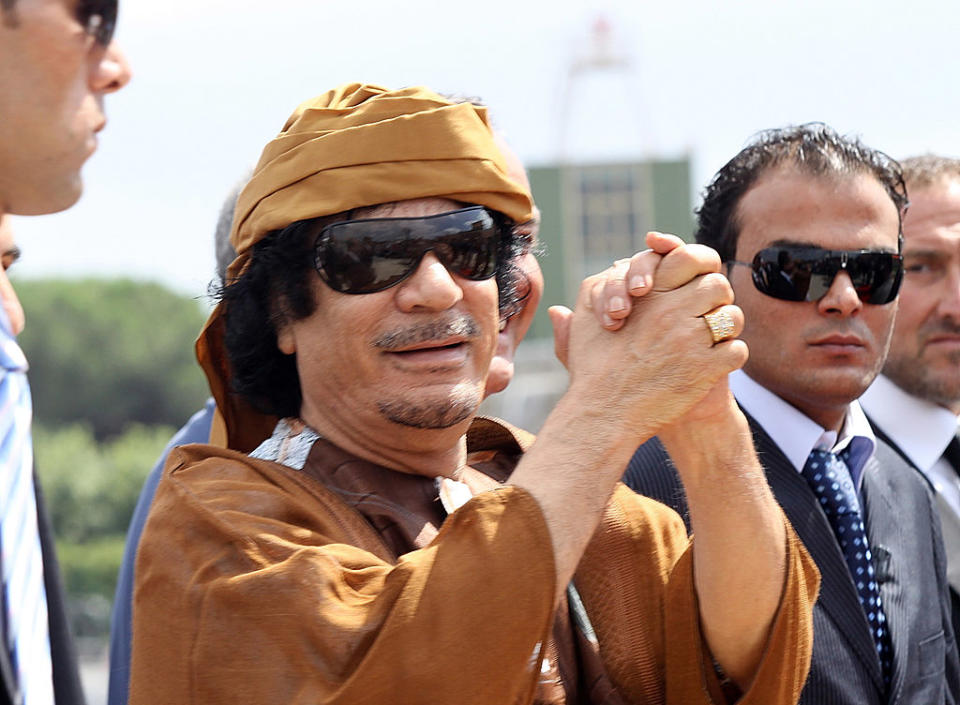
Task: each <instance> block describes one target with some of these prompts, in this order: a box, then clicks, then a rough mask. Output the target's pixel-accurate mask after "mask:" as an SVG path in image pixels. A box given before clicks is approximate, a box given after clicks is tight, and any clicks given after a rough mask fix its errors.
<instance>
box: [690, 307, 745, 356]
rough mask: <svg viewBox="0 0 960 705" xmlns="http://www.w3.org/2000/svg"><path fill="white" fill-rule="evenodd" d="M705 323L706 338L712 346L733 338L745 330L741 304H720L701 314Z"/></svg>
mask: <svg viewBox="0 0 960 705" xmlns="http://www.w3.org/2000/svg"><path fill="white" fill-rule="evenodd" d="M700 318H701V319H702V320H703V323H704V326H703V328H704V339H705V340H706V342H707V343H708V344H709V345H711V346H716V345H720V344H721V343H724V342H726V341H729V340H732V339H734V338H736V337H737V336H739V335H740V333H742V332H743V311H741V310H740V307H739V306H735V305H733V304H727V305H726V306H718V307H717V308H715V309H713V310H712V311H708V312H707V313H705V314H703V315H702V316H700Z"/></svg>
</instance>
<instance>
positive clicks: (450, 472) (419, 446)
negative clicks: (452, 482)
mask: <svg viewBox="0 0 960 705" xmlns="http://www.w3.org/2000/svg"><path fill="white" fill-rule="evenodd" d="M302 418H303V421H304V423H306V424H307V425H308V426H310V427H311V428H313V429H314V430H315V431H316V432H317V433H319V434H320V435H321V436H323V437H324V438H326V439H327V440H328V441H330V442H331V443H333V444H334V445H336V446H338V447H340V448H342V449H343V450H345V451H347V452H348V453H351V454H352V455H355V456H357V457H358V458H362V459H363V460H367V461H370V462H372V463H376V464H377V465H382V466H383V467H386V468H390V469H391V470H398V471H400V472H406V473H410V474H412V475H424V476H426V477H451V478H458V477H459V476H460V473H461V472H462V470H463V468H464V467H465V465H466V459H467V436H466V433H467V429H469V428H470V422H471V421H472V420H473V417H472V416H471V417H470V418H469V419H466V420H464V421H461V422H460V423H458V424H456V425H454V426H451V427H449V428H441V429H433V428H426V429H424V428H412V427H409V426H403V425H400V424H397V423H393V422H390V421H384V424H385V425H383V424H377V425H376V426H371V425H365V424H363V423H356V421H357V420H356V419H346V418H345V417H335V418H331V417H330V416H327V415H321V414H316V413H311V412H310V411H309V410H307V409H303V410H302Z"/></svg>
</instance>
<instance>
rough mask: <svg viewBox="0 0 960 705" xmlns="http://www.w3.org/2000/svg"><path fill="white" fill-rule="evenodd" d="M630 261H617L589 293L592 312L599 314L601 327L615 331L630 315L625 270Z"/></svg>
mask: <svg viewBox="0 0 960 705" xmlns="http://www.w3.org/2000/svg"><path fill="white" fill-rule="evenodd" d="M629 266H630V260H626V259H623V260H617V261H616V262H614V263H613V266H612V267H610V268H609V269H607V271H606V272H604V275H603V277H602V278H601V279H600V280H599V281H598V282H597V283H596V284H595V285H594V287H593V290H592V291H591V297H592V300H593V310H594V311H595V312H596V313H597V314H599V316H600V323H601V325H602V326H603V327H604V328H606V329H607V330H617V329H619V328H620V327H621V326H622V325H623V319H624V318H626V317H627V316H628V315H630V295H629V293H628V292H627V269H628V268H629Z"/></svg>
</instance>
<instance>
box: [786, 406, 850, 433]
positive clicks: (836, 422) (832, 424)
mask: <svg viewBox="0 0 960 705" xmlns="http://www.w3.org/2000/svg"><path fill="white" fill-rule="evenodd" d="M797 408H799V409H800V411H802V412H803V413H804V414H805V415H806V416H807V417H808V418H809V419H810V420H812V421H814V422H816V423H817V424H819V425H820V426H822V427H823V429H824V430H825V431H836V432H837V433H840V429H841V428H842V427H843V421H844V419H845V418H846V417H847V407H846V406H844V407H842V408H840V409H834V408H828V409H825V408H813V409H810V408H806V409H804V408H802V407H797Z"/></svg>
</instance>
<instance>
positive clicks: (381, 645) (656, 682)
mask: <svg viewBox="0 0 960 705" xmlns="http://www.w3.org/2000/svg"><path fill="white" fill-rule="evenodd" d="M530 440H531V438H530V437H529V435H527V434H523V433H522V432H511V431H509V430H507V429H506V428H505V427H503V426H501V425H499V424H496V423H494V422H491V421H489V420H482V419H480V420H477V421H476V422H475V423H474V426H473V427H472V428H471V433H470V434H469V436H468V450H469V452H470V457H469V462H470V465H471V467H472V468H473V469H474V470H476V471H478V472H477V473H475V475H476V476H481V473H482V476H489V477H492V478H494V479H495V480H497V481H501V480H503V479H506V477H507V476H508V475H509V472H510V471H511V470H512V467H513V465H514V464H515V463H516V461H517V459H518V458H519V456H520V454H521V453H522V450H523V448H524V447H525V446H526V445H528V444H529V442H530ZM476 476H475V477H474V478H473V480H475V481H476V482H482V480H481V479H479V478H478V477H476ZM470 484H474V482H470ZM788 537H789V538H788V547H787V548H788V550H787V569H788V570H787V579H786V582H785V586H784V592H783V597H782V603H781V606H780V610H779V612H778V615H777V618H776V621H775V623H774V625H773V627H772V630H771V635H770V638H769V642H768V645H767V648H766V651H765V654H764V657H763V662H762V663H761V666H760V668H759V671H758V673H757V676H756V678H755V679H754V682H753V683H752V684H751V687H750V689H749V690H748V691H747V692H746V693H745V694H744V696H743V699H742V701H741V702H743V703H754V704H756V705H761V704H762V705H779V704H780V703H783V704H784V705H786V704H787V703H794V702H796V700H797V697H798V695H799V692H800V689H801V687H802V685H803V682H804V680H805V678H806V673H807V670H808V667H809V660H810V649H811V645H812V627H811V608H812V604H813V601H814V600H815V598H816V591H817V585H818V577H819V576H818V574H817V571H816V568H815V567H814V565H813V563H812V562H811V561H810V559H809V557H808V556H807V555H806V552H805V551H804V549H803V547H802V546H801V545H800V543H799V541H798V539H797V538H796V536H795V534H794V533H793V531H792V529H789V526H788ZM689 548H690V542H689V540H688V538H687V536H686V531H685V529H684V526H683V523H682V521H681V520H680V518H679V517H678V516H677V515H676V514H675V513H673V512H672V511H671V510H670V509H668V508H667V507H665V506H664V505H661V504H658V503H656V502H654V501H652V500H649V499H647V498H644V497H640V496H638V495H635V494H633V493H632V492H630V491H629V490H628V489H626V488H625V487H623V486H618V488H617V490H616V491H615V493H614V496H613V498H612V499H611V501H610V504H609V505H608V507H607V511H606V513H605V516H604V518H603V520H602V521H601V525H600V527H599V528H598V530H597V533H596V534H595V536H594V538H593V540H592V542H591V544H590V545H589V547H588V549H587V551H586V552H585V554H584V557H583V560H582V561H581V564H580V566H579V568H578V571H577V575H576V577H575V583H576V587H577V589H578V591H579V594H580V595H581V597H582V599H583V603H584V605H585V607H586V612H587V614H588V615H589V620H590V623H591V626H592V628H593V630H594V631H595V635H596V640H595V642H590V641H589V640H587V639H585V638H583V636H582V631H581V630H578V629H576V628H574V627H573V626H571V624H570V621H569V619H568V612H567V610H566V608H565V607H564V608H561V610H560V611H559V612H555V611H554V609H553V605H552V601H553V594H554V580H555V577H554V566H553V556H552V552H551V543H550V537H549V534H548V530H547V527H546V524H545V523H544V520H543V516H542V514H541V512H540V509H539V507H538V505H537V503H536V501H535V500H534V499H533V498H532V497H530V496H529V495H528V494H527V493H526V492H524V491H523V490H520V489H518V488H515V487H510V486H503V487H495V488H494V489H491V490H490V491H487V492H483V493H482V494H479V495H477V496H475V497H474V498H473V499H471V500H470V501H469V502H467V504H465V505H464V506H463V507H461V508H460V509H458V510H457V511H455V512H454V513H453V514H451V515H450V516H449V517H447V518H445V517H444V513H443V510H442V507H441V506H440V503H439V502H438V501H437V499H436V490H435V486H434V483H433V481H432V480H430V479H429V478H423V477H421V476H413V475H405V474H403V473H397V472H394V471H391V470H387V469H385V468H381V467H378V466H375V465H373V464H371V463H367V462H365V461H361V460H359V459H357V458H355V457H353V456H350V455H349V454H346V453H345V452H343V451H342V450H340V449H338V448H336V447H335V446H332V445H330V444H329V443H327V442H325V441H318V442H317V443H316V444H315V445H314V447H313V448H312V450H311V452H310V455H309V456H308V459H307V462H306V465H305V466H304V469H303V470H302V471H298V470H294V469H292V468H289V467H286V466H283V465H279V464H277V463H273V462H269V461H264V460H256V459H253V458H250V457H248V456H245V455H243V454H240V453H237V452H233V451H229V450H224V449H219V448H213V447H209V446H187V447H184V448H180V449H178V450H176V451H174V453H172V454H171V459H170V460H169V461H168V466H167V471H166V474H165V477H164V479H163V481H162V482H161V484H160V488H159V490H158V492H157V496H156V499H155V500H154V504H153V508H152V510H151V515H150V519H149V521H148V523H147V527H146V529H145V531H144V536H143V539H142V540H141V544H140V549H139V552H138V559H137V568H136V576H137V582H136V588H135V597H134V645H133V666H132V675H131V689H130V703H132V704H133V705H141V704H147V703H150V704H154V703H194V704H197V705H199V704H201V703H203V704H217V703H223V704H224V705H226V704H227V703H229V704H230V705H233V704H234V703H251V704H253V703H258V704H260V705H263V704H266V703H277V704H280V703H351V704H352V703H398V704H406V703H458V704H459V703H466V704H477V705H481V704H483V705H494V704H496V705H501V704H502V705H512V704H513V703H533V702H542V703H561V702H568V703H571V705H572V703H575V702H579V703H619V702H630V703H651V704H652V703H670V704H674V703H676V704H680V703H683V704H684V705H686V704H688V703H689V704H694V705H695V704H699V703H704V704H706V703H715V702H724V700H725V699H724V697H723V694H722V692H721V687H720V684H719V682H718V679H717V676H716V673H715V671H714V669H713V668H712V666H711V662H710V657H709V654H708V653H707V651H706V647H705V645H704V642H703V639H702V637H701V634H700V631H699V621H698V613H697V604H696V596H695V593H694V584H693V571H692V562H691V553H690V550H689ZM746 597H747V596H743V597H737V596H731V599H746ZM575 633H576V636H575ZM593 643H596V644H598V646H599V658H597V654H596V648H597V647H596V646H593V647H591V644H593ZM591 648H592V651H591ZM544 659H545V660H546V662H547V663H546V665H544Z"/></svg>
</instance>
